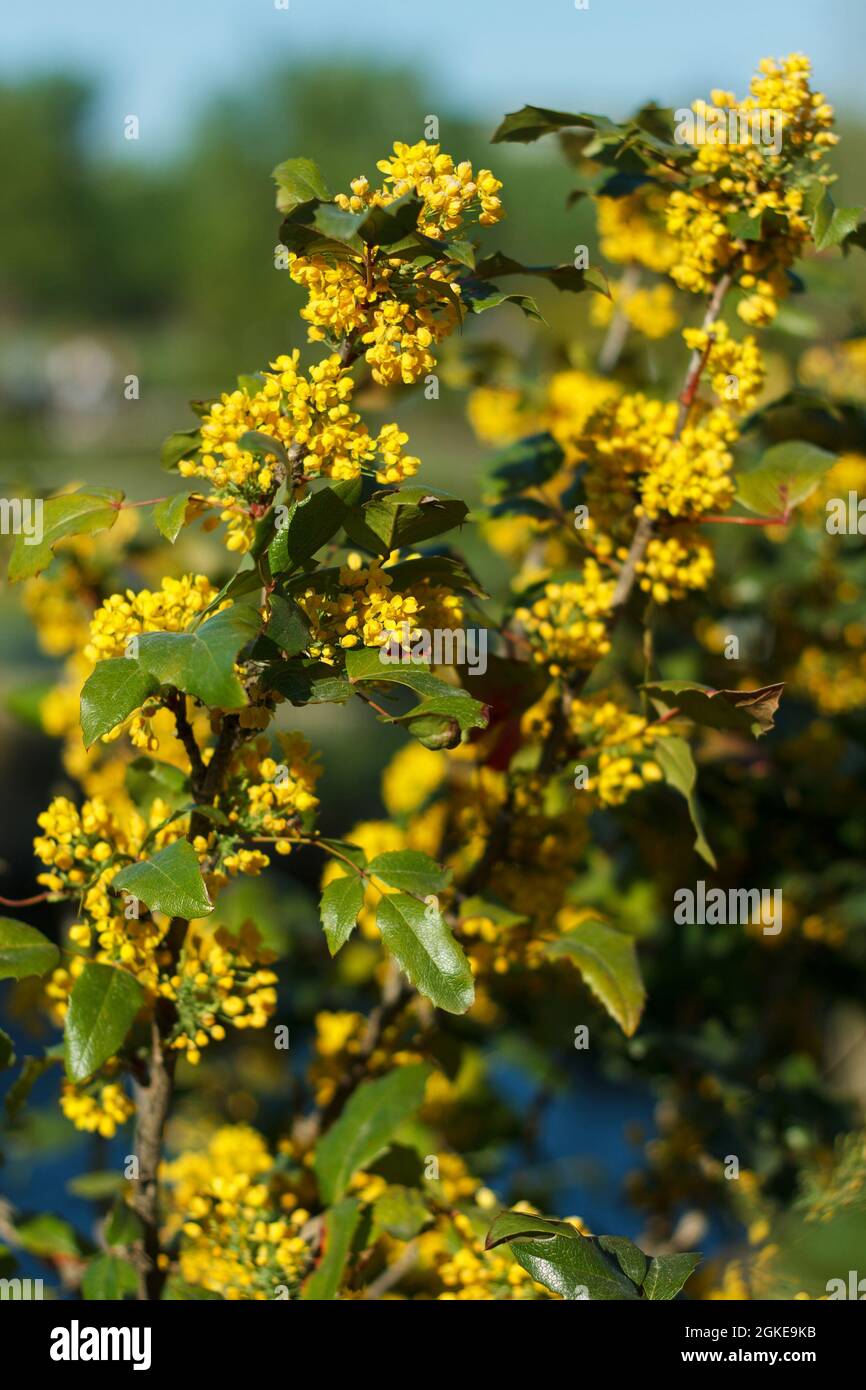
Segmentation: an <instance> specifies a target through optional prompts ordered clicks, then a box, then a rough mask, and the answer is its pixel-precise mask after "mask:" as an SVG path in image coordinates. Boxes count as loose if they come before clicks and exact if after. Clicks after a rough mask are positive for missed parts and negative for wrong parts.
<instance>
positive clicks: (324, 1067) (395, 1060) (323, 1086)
mask: <svg viewBox="0 0 866 1390" xmlns="http://www.w3.org/2000/svg"><path fill="white" fill-rule="evenodd" d="M315 1024H316V1038H315V1044H314V1049H315V1056H314V1058H313V1061H312V1063H311V1064H310V1068H309V1076H310V1082H311V1084H312V1087H313V1091H314V1095H315V1101H316V1105H317V1106H319V1107H322V1106H326V1105H328V1103H329V1102H330V1100H331V1098H332V1097H333V1095H334V1092H335V1090H336V1089H337V1086H338V1085H339V1083H340V1081H341V1080H343V1078H344V1077H345V1075H346V1070H347V1068H349V1067H350V1066H351V1065H352V1063H353V1060H354V1059H355V1058H356V1057H357V1056H358V1054H359V1053H360V1051H361V1048H362V1046H363V1042H364V1035H365V1033H366V1029H367V1019H366V1018H365V1016H364V1015H363V1014H359V1013H350V1012H348V1011H344V1012H340V1013H330V1012H328V1011H327V1010H323V1011H322V1012H320V1013H317V1014H316V1019H315ZM400 1032H401V1026H400V1020H399V1019H398V1020H397V1021H396V1022H394V1023H392V1024H390V1025H389V1026H388V1027H387V1028H385V1029H384V1030H383V1032H382V1035H381V1037H380V1038H379V1041H378V1043H377V1046H376V1048H375V1050H374V1051H373V1052H372V1053H371V1054H370V1056H369V1058H367V1059H366V1061H365V1067H364V1070H365V1075H367V1076H381V1075H382V1074H383V1073H384V1072H386V1071H391V1070H392V1069H393V1068H394V1067H402V1066H409V1064H410V1063H412V1062H418V1061H421V1060H422V1058H421V1054H420V1053H418V1052H412V1051H410V1050H409V1049H407V1048H403V1047H400V1046H399V1038H400Z"/></svg>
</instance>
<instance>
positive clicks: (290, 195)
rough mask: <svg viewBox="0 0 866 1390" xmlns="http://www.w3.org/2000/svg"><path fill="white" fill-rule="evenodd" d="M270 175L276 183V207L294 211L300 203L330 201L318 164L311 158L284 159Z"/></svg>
mask: <svg viewBox="0 0 866 1390" xmlns="http://www.w3.org/2000/svg"><path fill="white" fill-rule="evenodd" d="M271 177H272V178H273V180H274V182H275V183H276V185H277V208H278V210H279V211H280V212H283V213H290V212H294V210H295V208H296V207H299V206H300V205H301V204H302V203H311V202H315V201H318V202H322V203H327V202H329V201H330V198H331V194H330V193H329V191H328V185H327V184H326V182H325V179H324V176H323V174H322V171H321V169H320V168H319V166H318V164H316V163H315V161H314V160H312V159H304V158H302V157H301V158H298V159H284V160H283V162H282V164H278V165H277V166H276V168H275V169H274V171H273V173H272V175H271Z"/></svg>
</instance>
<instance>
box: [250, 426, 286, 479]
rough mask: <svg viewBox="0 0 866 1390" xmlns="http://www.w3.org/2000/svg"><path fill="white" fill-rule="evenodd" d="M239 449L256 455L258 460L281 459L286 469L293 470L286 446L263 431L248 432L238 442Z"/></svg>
mask: <svg viewBox="0 0 866 1390" xmlns="http://www.w3.org/2000/svg"><path fill="white" fill-rule="evenodd" d="M238 448H240V449H246V451H247V453H249V454H254V455H255V456H256V458H262V459H266V458H275V459H279V461H280V463H282V464H283V465H284V467H285V468H287V469H289V470H291V463H290V461H289V455H288V453H287V452H286V447H285V445H284V444H281V443H280V441H279V439H274V436H273V435H272V434H265V433H264V431H263V430H247V431H246V432H245V433H244V434H242V435H241V437H240V439H239V440H238Z"/></svg>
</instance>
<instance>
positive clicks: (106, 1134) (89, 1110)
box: [60, 1081, 135, 1139]
mask: <svg viewBox="0 0 866 1390" xmlns="http://www.w3.org/2000/svg"><path fill="white" fill-rule="evenodd" d="M60 1108H61V1110H62V1111H63V1113H64V1115H65V1116H66V1118H67V1120H71V1121H72V1123H73V1124H74V1125H75V1128H76V1129H82V1130H84V1131H85V1132H86V1133H87V1134H99V1135H100V1136H101V1138H103V1139H113V1138H114V1136H115V1134H116V1133H117V1131H118V1129H120V1128H122V1126H123V1125H125V1124H126V1122H127V1120H128V1119H129V1118H130V1117H131V1116H132V1115H134V1114H135V1105H134V1104H133V1102H132V1101H131V1100H130V1098H129V1096H128V1095H127V1094H126V1092H125V1091H124V1089H123V1087H122V1086H120V1085H118V1084H117V1082H116V1081H111V1082H108V1083H107V1084H106V1085H104V1086H100V1085H98V1084H97V1085H95V1086H89V1087H88V1086H77V1085H75V1084H73V1082H71V1081H64V1083H63V1086H62V1088H61V1091H60Z"/></svg>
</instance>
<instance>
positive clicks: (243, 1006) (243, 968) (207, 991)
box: [159, 922, 277, 1066]
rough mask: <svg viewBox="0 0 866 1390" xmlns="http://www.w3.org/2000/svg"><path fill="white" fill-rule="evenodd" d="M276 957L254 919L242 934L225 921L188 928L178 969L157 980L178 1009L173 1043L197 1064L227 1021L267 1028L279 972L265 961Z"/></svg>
mask: <svg viewBox="0 0 866 1390" xmlns="http://www.w3.org/2000/svg"><path fill="white" fill-rule="evenodd" d="M273 959H274V956H273V953H272V952H270V951H265V950H263V949H262V945H261V938H260V936H259V933H258V930H257V929H256V927H254V926H253V925H252V923H250V922H247V923H245V924H244V926H243V927H242V928H241V931H240V934H239V936H232V934H231V932H229V931H227V930H226V929H225V928H224V927H220V928H218V929H217V930H216V931H211V930H209V929H207V928H204V929H202V928H197V927H195V928H190V930H189V931H188V932H187V936H186V940H185V942H184V946H183V950H182V952H181V957H180V961H179V963H178V967H177V971H176V972H175V973H174V974H173V975H172V976H171V978H170V979H167V980H163V981H162V983H161V984H160V986H159V993H160V994H161V996H162V997H163V999H170V1000H171V1002H172V1003H173V1004H174V1006H175V1009H176V1011H177V1027H176V1030H175V1033H174V1035H173V1037H172V1039H171V1046H172V1047H173V1048H175V1049H176V1050H178V1051H180V1052H183V1053H184V1054H185V1055H186V1060H187V1061H188V1062H191V1063H192V1064H193V1065H194V1066H195V1065H196V1064H197V1063H198V1062H199V1061H200V1060H201V1051H202V1048H204V1047H207V1045H208V1043H209V1042H211V1040H213V1041H216V1042H221V1041H222V1039H223V1038H224V1037H225V1035H226V1029H225V1025H226V1024H229V1025H230V1026H231V1027H233V1028H241V1029H243V1028H264V1027H265V1024H266V1023H267V1021H268V1019H269V1018H270V1017H271V1015H272V1014H273V1012H274V1009H275V1008H276V1004H277V992H276V990H275V989H274V985H275V984H276V983H277V976H276V975H275V974H274V972H273V971H272V970H268V969H264V968H262V967H265V966H267V965H269V964H270V963H271V962H272V961H273Z"/></svg>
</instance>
